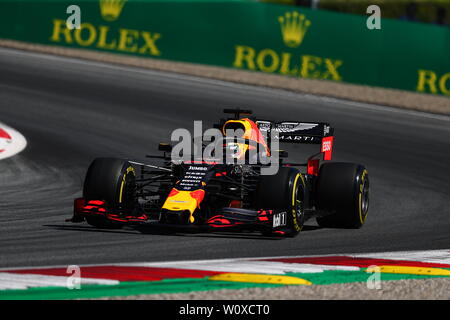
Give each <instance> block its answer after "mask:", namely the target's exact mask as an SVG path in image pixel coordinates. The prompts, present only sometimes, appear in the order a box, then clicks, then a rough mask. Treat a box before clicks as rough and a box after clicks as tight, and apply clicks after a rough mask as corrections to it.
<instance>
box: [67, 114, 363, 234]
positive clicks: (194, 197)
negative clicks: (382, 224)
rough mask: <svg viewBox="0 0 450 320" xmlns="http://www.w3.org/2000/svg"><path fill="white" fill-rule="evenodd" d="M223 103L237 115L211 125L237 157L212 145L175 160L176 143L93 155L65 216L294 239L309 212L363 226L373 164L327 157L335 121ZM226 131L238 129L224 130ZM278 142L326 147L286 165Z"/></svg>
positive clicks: (98, 223) (328, 221) (326, 222)
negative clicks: (272, 116)
mask: <svg viewBox="0 0 450 320" xmlns="http://www.w3.org/2000/svg"><path fill="white" fill-rule="evenodd" d="M224 111H225V112H226V113H231V114H233V116H232V117H231V118H228V119H222V120H221V121H220V123H218V124H216V125H215V127H216V128H218V129H221V130H222V132H223V133H224V138H223V139H221V140H220V141H216V144H215V146H216V147H217V146H219V149H217V148H216V149H214V150H216V151H217V150H222V151H223V150H226V151H228V150H232V151H231V153H230V154H231V157H230V158H231V161H221V160H223V159H224V158H223V154H220V157H216V158H214V155H215V154H213V153H212V157H210V158H208V159H205V158H202V159H200V160H198V159H196V158H192V157H190V158H183V160H181V161H180V160H178V161H174V156H173V150H174V149H173V146H171V145H170V144H160V145H159V150H160V151H161V152H162V154H161V155H153V156H148V157H150V158H152V159H154V163H141V162H136V161H131V160H123V159H115V158H97V159H95V160H94V161H93V162H92V163H91V165H90V166H89V168H88V170H87V173H86V177H85V180H84V186H83V196H82V198H78V199H75V203H74V215H73V217H72V218H71V219H69V220H68V221H71V222H82V221H86V222H87V223H88V224H90V225H92V226H94V227H96V228H119V227H122V226H124V225H129V226H152V227H157V228H165V227H169V228H170V227H176V228H179V227H182V228H196V229H201V230H214V231H219V230H227V231H230V230H236V231H238V230H240V231H249V230H252V231H260V232H262V234H264V235H271V236H290V237H292V236H295V235H297V234H298V233H299V232H300V231H301V230H302V228H303V226H304V224H305V221H307V220H308V219H310V218H316V220H317V222H318V224H319V226H322V227H338V228H360V227H361V226H362V225H363V224H364V223H365V221H366V218H367V214H368V208H369V176H368V171H367V169H366V168H365V167H364V166H363V165H360V164H354V163H344V162H330V160H331V159H332V150H333V140H334V135H333V133H334V129H333V128H332V127H331V126H330V125H329V124H328V123H322V122H317V123H312V122H298V121H282V122H273V121H267V120H259V119H255V118H253V117H252V116H251V114H252V112H251V111H250V110H240V109H225V110H224ZM229 129H232V130H234V132H238V133H239V134H238V135H237V136H236V135H235V136H231V137H230V136H227V134H226V133H227V132H228V130H229ZM275 140H276V142H278V143H279V144H281V143H290V144H298V143H300V144H317V145H320V150H319V151H318V152H317V153H316V154H314V155H312V156H310V157H309V158H308V159H306V160H305V162H304V163H288V162H286V161H284V160H285V159H284V158H285V157H286V152H285V151H279V150H271V149H270V147H271V146H272V145H273V143H272V142H274V141H275ZM200 148H201V149H202V150H204V149H205V146H204V145H203V144H202V145H201V146H200ZM252 150H257V152H253V153H252ZM169 153H170V155H169ZM226 154H229V153H226ZM252 154H253V155H252ZM255 154H256V157H255V156H254V155H255ZM274 154H276V157H274V158H276V164H277V166H276V170H275V172H270V173H269V174H264V170H265V169H267V168H268V167H269V166H270V165H271V166H273V163H270V164H268V163H267V161H262V159H265V160H267V158H268V157H270V156H273V155H274ZM251 157H253V158H251ZM227 160H230V159H227ZM236 160H240V161H236ZM250 160H252V161H250ZM272 160H273V159H272ZM157 161H159V162H160V164H155V163H156V162H157Z"/></svg>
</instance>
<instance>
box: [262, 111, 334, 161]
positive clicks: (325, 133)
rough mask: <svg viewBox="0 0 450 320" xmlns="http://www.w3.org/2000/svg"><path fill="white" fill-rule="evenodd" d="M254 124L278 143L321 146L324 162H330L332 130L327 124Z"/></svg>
mask: <svg viewBox="0 0 450 320" xmlns="http://www.w3.org/2000/svg"><path fill="white" fill-rule="evenodd" d="M256 124H257V125H258V128H259V130H260V131H261V132H262V133H266V134H267V137H273V138H274V139H278V141H279V142H287V143H307V144H321V152H322V153H323V154H324V160H331V153H332V149H333V140H334V136H333V134H334V129H333V128H332V127H331V126H330V124H329V123H325V122H299V121H281V122H273V121H267V120H257V121H256ZM271 133H273V134H271Z"/></svg>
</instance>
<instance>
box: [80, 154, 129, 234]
mask: <svg viewBox="0 0 450 320" xmlns="http://www.w3.org/2000/svg"><path fill="white" fill-rule="evenodd" d="M135 190H136V174H135V170H134V168H133V166H132V165H131V164H130V163H129V162H128V161H125V160H121V159H115V158H97V159H95V160H94V161H93V162H92V163H91V165H90V166H89V169H88V170H87V173H86V177H85V180H84V186H83V198H84V199H85V200H87V201H89V200H102V201H105V203H106V207H107V210H108V208H114V210H117V209H119V212H120V211H123V212H129V213H131V212H133V210H134V207H135V205H136V194H135ZM86 221H87V222H88V223H89V224H90V225H92V226H94V227H98V228H114V227H120V226H121V225H120V224H118V223H115V222H113V221H108V220H106V219H104V218H103V217H95V216H92V217H89V216H88V217H86Z"/></svg>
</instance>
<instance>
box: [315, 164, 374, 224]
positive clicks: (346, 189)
mask: <svg viewBox="0 0 450 320" xmlns="http://www.w3.org/2000/svg"><path fill="white" fill-rule="evenodd" d="M316 188H317V189H316V204H317V210H318V211H319V212H322V213H326V214H327V215H325V216H322V217H318V218H317V223H318V224H319V226H321V227H331V228H351V229H357V228H361V227H362V226H363V225H364V223H365V222H366V219H367V215H368V212H369V211H368V210H369V174H368V171H367V169H366V168H365V167H364V166H362V165H359V164H354V163H345V162H331V163H324V164H322V166H321V167H320V170H319V176H318V180H317V185H316Z"/></svg>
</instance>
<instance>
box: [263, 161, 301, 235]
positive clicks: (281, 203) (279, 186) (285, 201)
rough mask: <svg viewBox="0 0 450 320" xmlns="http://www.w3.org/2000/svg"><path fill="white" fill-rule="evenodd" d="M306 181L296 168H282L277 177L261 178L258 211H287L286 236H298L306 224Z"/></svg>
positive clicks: (284, 229) (264, 176) (284, 230)
mask: <svg viewBox="0 0 450 320" xmlns="http://www.w3.org/2000/svg"><path fill="white" fill-rule="evenodd" d="M304 195H305V181H304V177H303V175H302V174H301V173H300V171H298V170H297V169H295V168H288V167H280V168H279V170H278V173H277V174H275V175H267V176H266V175H263V176H261V179H260V182H259V185H258V188H257V193H256V207H257V208H258V209H269V210H270V209H278V210H286V213H287V219H286V227H284V228H282V229H281V231H283V232H284V235H285V236H289V237H293V236H296V235H297V234H298V233H299V232H300V231H301V230H302V228H303V225H304V223H305V211H304V202H303V201H304Z"/></svg>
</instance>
